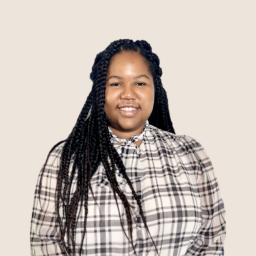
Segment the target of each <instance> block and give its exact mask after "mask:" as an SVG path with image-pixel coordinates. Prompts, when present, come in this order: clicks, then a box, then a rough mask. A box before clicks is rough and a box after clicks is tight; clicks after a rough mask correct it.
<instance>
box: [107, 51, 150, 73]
mask: <svg viewBox="0 0 256 256" xmlns="http://www.w3.org/2000/svg"><path fill="white" fill-rule="evenodd" d="M127 68H133V69H137V70H144V71H148V72H149V65H148V62H147V60H146V59H145V58H144V57H143V56H142V55H141V54H139V53H137V52H134V51H124V52H120V53H117V54H115V55H114V56H113V57H112V58H111V60H110V63H109V68H108V72H114V71H117V70H119V71H121V70H122V69H127Z"/></svg>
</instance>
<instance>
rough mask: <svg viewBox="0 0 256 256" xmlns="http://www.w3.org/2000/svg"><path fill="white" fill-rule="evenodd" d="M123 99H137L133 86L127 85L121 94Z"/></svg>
mask: <svg viewBox="0 0 256 256" xmlns="http://www.w3.org/2000/svg"><path fill="white" fill-rule="evenodd" d="M120 97H121V99H125V100H127V99H128V100H130V99H136V92H135V90H134V88H133V86H132V85H125V86H124V87H123V90H122V92H121V96H120Z"/></svg>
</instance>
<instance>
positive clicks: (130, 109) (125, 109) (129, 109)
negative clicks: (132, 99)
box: [119, 107, 137, 111]
mask: <svg viewBox="0 0 256 256" xmlns="http://www.w3.org/2000/svg"><path fill="white" fill-rule="evenodd" d="M119 109H121V110H124V111H133V110H136V109H137V108H130V107H129V108H119Z"/></svg>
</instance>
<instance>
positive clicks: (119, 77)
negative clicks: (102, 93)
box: [106, 75, 150, 82]
mask: <svg viewBox="0 0 256 256" xmlns="http://www.w3.org/2000/svg"><path fill="white" fill-rule="evenodd" d="M141 77H146V78H147V79H148V80H150V79H149V77H148V76H146V75H140V76H135V77H134V79H138V78H141ZM111 78H117V79H122V77H121V76H110V77H109V78H108V79H107V81H108V80H109V79H111ZM107 81H106V82H107Z"/></svg>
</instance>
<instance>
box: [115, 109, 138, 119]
mask: <svg viewBox="0 0 256 256" xmlns="http://www.w3.org/2000/svg"><path fill="white" fill-rule="evenodd" d="M118 111H119V113H120V114H121V116H123V117H133V116H136V114H137V113H138V112H139V108H137V109H135V110H131V111H126V110H121V109H120V108H118Z"/></svg>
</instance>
